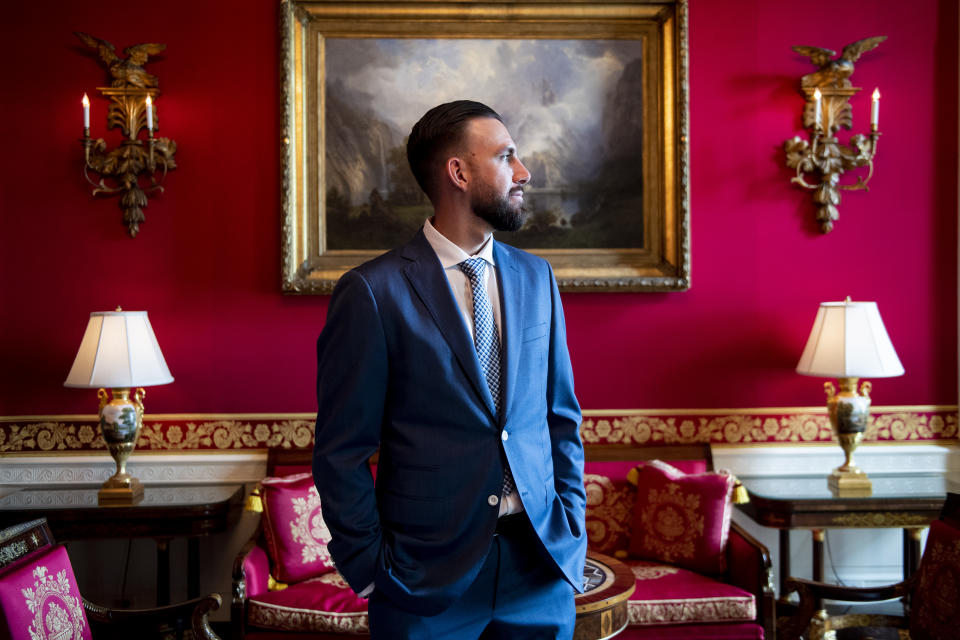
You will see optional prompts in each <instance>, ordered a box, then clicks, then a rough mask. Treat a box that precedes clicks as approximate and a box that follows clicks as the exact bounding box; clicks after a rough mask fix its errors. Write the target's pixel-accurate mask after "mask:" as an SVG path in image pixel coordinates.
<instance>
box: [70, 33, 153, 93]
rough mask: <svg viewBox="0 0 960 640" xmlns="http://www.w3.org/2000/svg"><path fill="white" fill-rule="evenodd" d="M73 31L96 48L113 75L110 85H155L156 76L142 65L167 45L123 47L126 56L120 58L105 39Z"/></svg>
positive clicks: (145, 44) (89, 45) (142, 86)
mask: <svg viewBox="0 0 960 640" xmlns="http://www.w3.org/2000/svg"><path fill="white" fill-rule="evenodd" d="M73 33H74V35H76V36H77V37H78V38H80V39H81V40H82V41H83V42H84V44H86V45H87V46H88V47H90V48H91V49H96V51H97V53H98V54H99V55H100V59H101V60H102V61H103V62H104V64H106V66H107V70H108V71H109V72H110V75H111V76H112V77H113V81H112V82H111V86H113V87H139V88H141V89H143V88H146V87H156V86H157V76H155V75H153V74H152V73H147V72H146V71H145V70H144V68H143V65H145V64H146V63H147V59H148V58H149V57H150V56H155V55H157V54H159V53H161V52H162V51H163V50H164V49H166V48H167V45H165V44H160V43H157V42H145V43H143V44H135V45H133V46H132V47H127V48H126V49H124V50H123V52H124V53H125V54H127V57H126V58H121V57H120V56H118V55H117V53H116V47H114V46H113V45H112V44H111V43H109V42H107V41H106V40H101V39H100V38H94V37H93V36H91V35H89V34H86V33H83V32H82V31H74V32H73Z"/></svg>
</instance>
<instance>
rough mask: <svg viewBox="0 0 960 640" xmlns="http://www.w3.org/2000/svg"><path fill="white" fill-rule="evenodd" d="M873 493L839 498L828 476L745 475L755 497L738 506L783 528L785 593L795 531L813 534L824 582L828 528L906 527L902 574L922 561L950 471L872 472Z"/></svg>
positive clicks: (816, 567) (816, 571)
mask: <svg viewBox="0 0 960 640" xmlns="http://www.w3.org/2000/svg"><path fill="white" fill-rule="evenodd" d="M870 479H871V481H872V482H873V495H871V496H866V497H839V496H836V495H834V494H833V492H831V491H830V489H829V487H828V486H827V478H826V476H788V475H784V476H765V477H757V478H750V477H741V478H740V481H741V482H742V483H743V486H744V487H746V489H747V491H748V492H749V494H750V502H748V503H746V504H739V505H737V507H738V508H739V509H740V510H741V511H743V512H744V513H745V514H747V515H748V516H750V518H752V519H753V520H754V521H755V522H757V523H758V524H761V525H763V526H765V527H772V528H774V529H779V530H780V562H779V572H780V576H779V578H780V596H781V598H782V597H783V596H784V591H785V589H784V583H785V581H786V579H787V578H788V577H790V531H791V530H792V529H809V530H810V531H811V532H812V535H813V579H814V580H817V581H821V582H822V581H823V543H824V539H825V531H826V530H827V529H881V528H899V529H903V576H904V579H906V578H908V577H909V576H910V575H911V574H912V573H913V572H914V571H915V570H916V568H917V567H918V566H919V563H920V551H921V550H920V534H921V533H922V532H923V529H925V528H926V527H928V526H929V525H930V522H932V521H933V520H936V519H937V517H938V516H939V515H940V510H941V509H942V508H943V503H944V501H945V500H946V497H947V481H948V478H947V476H945V475H943V474H940V473H915V474H870Z"/></svg>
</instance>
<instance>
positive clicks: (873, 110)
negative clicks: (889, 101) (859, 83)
mask: <svg viewBox="0 0 960 640" xmlns="http://www.w3.org/2000/svg"><path fill="white" fill-rule="evenodd" d="M879 126H880V89H879V88H877V89H874V90H873V104H871V105H870V130H871V131H874V132H876V131H877V128H878V127H879Z"/></svg>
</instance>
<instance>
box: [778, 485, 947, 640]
mask: <svg viewBox="0 0 960 640" xmlns="http://www.w3.org/2000/svg"><path fill="white" fill-rule="evenodd" d="M786 588H787V593H788V594H789V593H792V592H794V591H796V592H797V593H798V594H799V596H800V601H799V603H798V605H797V609H796V611H795V612H794V613H793V615H792V616H790V617H785V618H782V619H781V620H779V621H778V624H777V636H778V637H779V638H781V639H785V640H796V639H797V638H801V637H808V635H807V634H809V633H813V634H815V635H816V636H817V637H825V636H832V637H857V638H867V637H871V638H887V637H893V638H897V637H901V638H902V637H908V638H910V639H911V640H955V639H956V638H960V607H958V603H960V494H955V493H949V494H947V500H946V503H945V504H944V507H943V511H942V512H941V513H940V519H939V520H935V521H934V522H933V523H931V525H930V531H929V533H928V535H927V545H926V547H925V548H924V550H923V558H922V559H921V560H920V567H919V568H918V569H917V570H916V572H914V574H913V575H912V576H910V577H909V578H908V579H907V580H905V581H903V582H898V583H896V584H892V585H887V586H882V587H866V588H854V587H840V586H835V585H829V584H825V583H823V582H813V581H811V580H802V579H799V578H790V579H789V580H787V582H786ZM823 598H827V599H830V600H838V601H842V602H860V603H867V602H882V601H884V600H894V599H903V600H904V601H905V602H907V603H908V604H906V605H905V606H904V615H903V616H890V615H870V614H856V613H853V614H849V615H840V616H831V617H829V618H827V619H826V620H821V619H820V618H819V616H817V615H816V609H817V602H818V599H823ZM811 624H812V625H813V626H811ZM904 633H906V634H908V635H906V636H905V635H903V634H904ZM885 634H886V635H885Z"/></svg>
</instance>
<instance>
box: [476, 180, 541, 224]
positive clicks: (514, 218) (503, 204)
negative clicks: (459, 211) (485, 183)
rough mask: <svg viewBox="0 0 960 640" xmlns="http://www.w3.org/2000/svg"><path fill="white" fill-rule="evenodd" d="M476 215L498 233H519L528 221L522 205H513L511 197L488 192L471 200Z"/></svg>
mask: <svg viewBox="0 0 960 640" xmlns="http://www.w3.org/2000/svg"><path fill="white" fill-rule="evenodd" d="M470 207H471V208H472V209H473V213H474V215H476V216H477V217H479V218H481V219H482V220H486V221H487V222H488V223H490V226H492V227H493V228H494V229H496V230H497V231H517V230H518V229H520V227H522V226H523V223H524V222H525V221H526V219H527V212H526V211H525V210H524V209H523V205H522V204H520V203H516V204H514V203H511V202H510V196H509V195H507V196H498V195H496V194H494V193H493V191H492V189H491V190H486V191H484V192H483V193H479V194H477V195H474V196H472V197H471V198H470Z"/></svg>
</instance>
